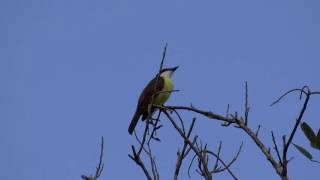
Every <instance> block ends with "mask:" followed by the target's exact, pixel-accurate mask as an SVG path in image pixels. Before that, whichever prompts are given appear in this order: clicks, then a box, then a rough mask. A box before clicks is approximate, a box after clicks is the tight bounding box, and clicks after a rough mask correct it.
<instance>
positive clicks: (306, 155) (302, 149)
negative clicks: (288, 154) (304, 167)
mask: <svg viewBox="0 0 320 180" xmlns="http://www.w3.org/2000/svg"><path fill="white" fill-rule="evenodd" d="M292 144H293V145H294V147H296V148H297V149H298V151H300V152H301V153H302V154H303V155H304V156H305V157H307V158H308V159H310V160H312V155H311V154H310V153H309V151H307V150H306V149H305V148H303V147H301V146H299V145H297V144H294V143H292Z"/></svg>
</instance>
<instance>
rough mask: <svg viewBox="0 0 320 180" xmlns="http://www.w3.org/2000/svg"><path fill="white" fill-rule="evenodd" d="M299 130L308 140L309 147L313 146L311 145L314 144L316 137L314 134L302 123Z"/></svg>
mask: <svg viewBox="0 0 320 180" xmlns="http://www.w3.org/2000/svg"><path fill="white" fill-rule="evenodd" d="M301 129H302V131H303V132H304V134H305V136H306V137H307V138H308V139H309V141H310V143H311V146H313V145H312V144H314V142H315V140H316V135H315V134H314V132H313V130H312V129H311V127H310V126H309V125H308V124H307V123H306V122H303V123H302V124H301Z"/></svg>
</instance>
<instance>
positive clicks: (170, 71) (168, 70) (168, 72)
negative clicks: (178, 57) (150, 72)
mask: <svg viewBox="0 0 320 180" xmlns="http://www.w3.org/2000/svg"><path fill="white" fill-rule="evenodd" d="M178 67H179V66H176V67H173V68H164V69H162V70H161V71H160V76H161V77H167V78H171V76H172V75H173V73H174V72H175V71H176V70H177V69H178Z"/></svg>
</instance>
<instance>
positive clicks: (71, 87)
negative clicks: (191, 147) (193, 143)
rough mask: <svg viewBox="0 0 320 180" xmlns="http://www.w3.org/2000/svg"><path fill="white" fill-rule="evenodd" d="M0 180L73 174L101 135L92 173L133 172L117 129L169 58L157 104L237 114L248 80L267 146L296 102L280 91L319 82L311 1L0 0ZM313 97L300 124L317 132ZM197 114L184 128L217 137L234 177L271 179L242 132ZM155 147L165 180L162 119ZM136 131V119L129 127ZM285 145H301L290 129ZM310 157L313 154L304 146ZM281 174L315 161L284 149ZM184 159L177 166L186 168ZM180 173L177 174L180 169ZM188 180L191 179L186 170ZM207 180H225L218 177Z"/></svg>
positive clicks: (167, 155) (89, 160) (173, 142)
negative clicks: (163, 99) (168, 89)
mask: <svg viewBox="0 0 320 180" xmlns="http://www.w3.org/2000/svg"><path fill="white" fill-rule="evenodd" d="M0 27H1V28H0V85H1V86H0V122H1V126H0V145H1V151H0V152H1V153H0V159H1V161H0V169H1V172H0V179H8V180H20V179H29V180H53V179H66V180H73V179H80V175H81V174H89V173H91V172H93V171H94V170H95V169H94V168H95V166H96V163H97V159H98V149H99V143H100V137H101V136H104V137H105V170H104V173H103V176H102V177H101V179H143V177H144V176H143V174H142V171H141V170H140V169H139V168H138V167H137V166H136V165H135V164H134V163H133V162H132V161H131V160H130V159H129V158H128V156H127V154H128V153H130V146H131V144H135V143H136V142H135V139H134V137H133V136H130V135H129V134H128V133H127V127H128V125H129V123H130V120H131V117H132V115H133V113H134V110H135V106H136V102H137V99H138V96H139V93H140V91H141V90H142V88H143V87H144V86H145V84H146V83H147V82H148V81H149V80H150V79H151V78H152V77H153V76H154V74H155V73H156V72H157V70H158V66H159V62H160V59H161V53H162V48H163V47H164V45H165V43H168V44H169V46H168V52H167V60H166V66H175V65H179V66H180V68H179V69H178V70H177V72H176V74H175V76H174V82H175V86H176V89H179V90H180V92H178V93H175V94H174V95H173V96H172V97H171V99H170V100H169V101H168V104H174V105H189V104H190V103H192V104H193V105H195V106H196V107H199V108H202V109H205V110H212V111H213V112H215V113H220V114H223V113H225V110H226V107H227V104H230V105H231V110H232V111H239V112H241V111H242V110H243V100H244V82H245V81H248V83H249V98H250V105H251V114H250V122H249V125H250V127H252V128H253V129H255V128H257V126H258V125H259V124H261V125H262V128H261V130H260V137H261V138H262V139H263V141H264V142H265V143H266V144H267V145H269V146H271V145H272V144H271V137H270V131H271V130H274V131H275V133H276V135H277V137H278V140H279V142H280V137H281V135H282V134H284V133H289V131H290V130H291V128H292V126H293V123H294V119H295V117H296V116H297V115H298V110H299V107H300V106H301V102H300V101H298V95H290V96H289V97H287V98H286V99H285V100H284V101H283V102H281V103H280V104H278V105H277V106H274V107H270V106H269V105H270V103H271V102H272V101H273V100H274V99H275V98H277V97H278V96H279V95H281V93H283V92H284V91H286V90H288V89H291V88H296V87H302V86H303V85H309V86H310V87H311V89H312V90H318V91H319V90H320V81H319V77H320V76H319V67H320V33H319V32H320V3H319V1H315V0H313V1H312V0H305V1H297V0H293V1H292V0H291V1H289V0H281V1H276V0H268V1H254V0H243V1H236V0H225V1H221V0H210V1H209V0H203V1H190V0H188V1H186V0H161V1H151V0H143V1H140V0H138V1H129V0H105V1H103V0H90V1H89V0H55V1H48V0H41V1H40V0H24V1H23V0H2V1H0ZM319 104H320V97H314V98H312V100H311V102H310V106H309V109H308V110H307V112H306V116H305V120H306V121H307V122H308V123H309V124H311V125H312V126H315V127H317V128H319V127H320V126H319V125H320V124H319V117H320V113H319V109H318V107H319ZM194 116H195V117H197V119H198V121H197V123H196V129H195V132H196V133H198V134H200V135H201V136H202V140H203V141H204V142H207V143H208V144H209V147H210V148H212V149H216V148H217V147H218V144H219V141H220V140H222V141H223V150H222V155H223V157H224V158H225V159H227V160H228V159H231V158H232V155H233V153H235V152H236V151H237V147H238V145H239V144H240V143H241V141H244V148H243V152H242V154H241V155H240V158H239V161H238V162H236V164H235V165H234V166H233V167H232V170H233V171H234V173H235V174H236V175H237V176H238V177H239V178H240V179H266V180H267V179H268V180H269V179H277V178H278V177H277V176H276V174H275V172H274V170H273V169H272V167H271V166H270V165H269V163H268V162H267V161H266V160H265V158H264V157H263V156H262V154H261V153H260V151H259V150H258V149H257V147H255V145H254V143H253V142H252V141H251V140H249V139H248V138H247V136H246V135H245V134H244V133H243V132H242V131H240V130H239V129H235V128H232V127H229V128H223V127H221V126H220V125H219V123H217V122H214V121H210V120H207V119H205V118H203V117H201V116H199V115H194V114H190V113H187V114H185V115H184V117H185V120H186V122H188V121H189V122H190V121H191V118H192V117H194ZM162 122H163V125H164V128H162V129H161V132H160V137H161V139H162V142H161V143H156V144H154V149H155V152H156V153H157V160H158V162H159V169H160V173H161V174H160V176H161V177H162V179H171V177H172V174H173V168H174V166H175V155H176V149H177V148H178V146H177V144H179V147H181V145H182V144H181V143H182V142H181V140H180V137H179V136H178V134H177V133H176V132H175V131H174V130H173V129H172V127H171V126H170V124H169V123H168V122H167V120H166V119H163V121H162ZM138 129H139V130H140V132H141V129H142V125H141V123H140V124H139V126H138ZM294 142H296V143H298V144H301V145H305V146H307V142H306V139H305V138H304V136H303V135H302V133H301V131H300V130H299V131H298V133H297V136H296V138H295V140H294ZM312 152H313V154H314V156H315V158H317V159H320V156H319V152H315V151H312ZM289 153H290V155H292V156H295V159H294V160H293V161H292V162H291V163H290V165H289V175H290V177H292V179H314V177H318V176H319V175H320V172H319V166H316V165H315V164H312V163H309V162H308V161H307V160H306V159H305V158H304V157H302V156H301V155H300V154H299V153H297V151H296V150H295V149H291V150H290V151H289ZM186 167H187V166H183V168H184V169H185V168H186ZM181 177H182V178H181V179H185V178H186V172H185V171H182V174H181ZM192 179H200V178H199V177H198V176H197V173H196V172H192ZM217 179H225V180H228V179H231V178H230V176H229V175H228V174H219V175H217Z"/></svg>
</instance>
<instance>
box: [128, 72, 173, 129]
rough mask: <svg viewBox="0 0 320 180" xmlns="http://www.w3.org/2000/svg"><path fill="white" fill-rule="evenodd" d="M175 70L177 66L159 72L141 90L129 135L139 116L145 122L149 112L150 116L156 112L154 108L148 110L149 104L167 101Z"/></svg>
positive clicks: (171, 89)
mask: <svg viewBox="0 0 320 180" xmlns="http://www.w3.org/2000/svg"><path fill="white" fill-rule="evenodd" d="M177 69H178V66H176V67H172V68H164V69H162V70H160V72H159V73H158V74H157V75H156V76H155V77H154V78H153V79H152V80H151V81H150V82H149V83H148V84H147V86H146V87H145V88H144V89H143V91H142V93H141V94H140V97H139V101H138V104H137V107H136V111H135V113H134V115H133V117H132V120H131V123H130V125H129V128H128V132H129V134H132V133H133V131H134V129H135V127H136V125H137V124H138V121H139V119H140V117H141V116H142V120H145V119H147V118H148V116H149V111H150V114H151V115H152V114H153V112H154V111H155V110H156V109H155V108H151V109H150V110H149V107H150V105H151V103H153V104H155V105H163V104H164V103H165V102H166V101H167V100H168V98H169V97H170V94H171V92H172V91H173V88H174V85H173V81H172V79H171V77H172V75H173V74H174V72H175V71H176V70H177ZM152 101H153V102H152Z"/></svg>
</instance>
